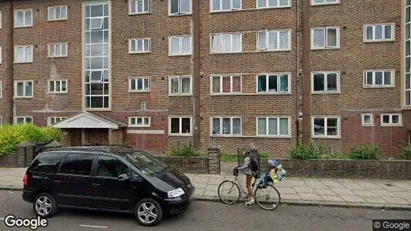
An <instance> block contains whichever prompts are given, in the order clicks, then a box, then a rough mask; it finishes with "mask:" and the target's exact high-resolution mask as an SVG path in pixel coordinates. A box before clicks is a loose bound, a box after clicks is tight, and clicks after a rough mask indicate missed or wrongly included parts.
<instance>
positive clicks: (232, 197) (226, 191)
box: [218, 180, 240, 205]
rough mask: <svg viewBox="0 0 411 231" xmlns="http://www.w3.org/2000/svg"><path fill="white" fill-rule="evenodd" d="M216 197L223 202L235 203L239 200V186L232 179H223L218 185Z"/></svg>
mask: <svg viewBox="0 0 411 231" xmlns="http://www.w3.org/2000/svg"><path fill="white" fill-rule="evenodd" d="M218 197H220V200H221V202H223V203H224V204H228V205H232V204H235V203H237V202H238V201H239V200H240V187H238V185H237V183H235V182H234V181H231V180H225V181H223V182H221V184H220V185H219V186H218Z"/></svg>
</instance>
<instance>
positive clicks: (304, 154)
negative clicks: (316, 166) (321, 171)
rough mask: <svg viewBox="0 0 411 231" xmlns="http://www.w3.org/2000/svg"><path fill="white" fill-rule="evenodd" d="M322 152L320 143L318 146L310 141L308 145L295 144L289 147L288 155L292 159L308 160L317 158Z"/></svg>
mask: <svg viewBox="0 0 411 231" xmlns="http://www.w3.org/2000/svg"><path fill="white" fill-rule="evenodd" d="M323 153H324V147H323V145H321V144H319V145H318V148H316V147H315V146H314V144H313V143H310V145H309V146H308V147H305V146H303V145H301V144H297V145H296V146H294V147H293V148H292V149H291V151H290V156H291V158H293V159H301V160H309V159H318V158H319V156H321V155H322V154H323Z"/></svg>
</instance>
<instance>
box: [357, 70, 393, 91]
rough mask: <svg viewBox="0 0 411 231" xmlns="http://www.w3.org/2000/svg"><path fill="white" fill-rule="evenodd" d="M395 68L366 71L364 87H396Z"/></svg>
mask: <svg viewBox="0 0 411 231" xmlns="http://www.w3.org/2000/svg"><path fill="white" fill-rule="evenodd" d="M394 86H395V85H394V70H367V71H364V87H394Z"/></svg>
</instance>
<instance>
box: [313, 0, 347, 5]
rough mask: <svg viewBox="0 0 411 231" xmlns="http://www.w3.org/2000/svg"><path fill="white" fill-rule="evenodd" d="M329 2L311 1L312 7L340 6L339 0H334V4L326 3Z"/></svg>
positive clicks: (325, 0)
mask: <svg viewBox="0 0 411 231" xmlns="http://www.w3.org/2000/svg"><path fill="white" fill-rule="evenodd" d="M328 1H329V0H324V2H323V3H315V0H311V5H312V6H323V5H336V4H340V0H335V2H328Z"/></svg>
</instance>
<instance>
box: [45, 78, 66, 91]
mask: <svg viewBox="0 0 411 231" xmlns="http://www.w3.org/2000/svg"><path fill="white" fill-rule="evenodd" d="M48 85H49V93H67V80H49V81H48Z"/></svg>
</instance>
